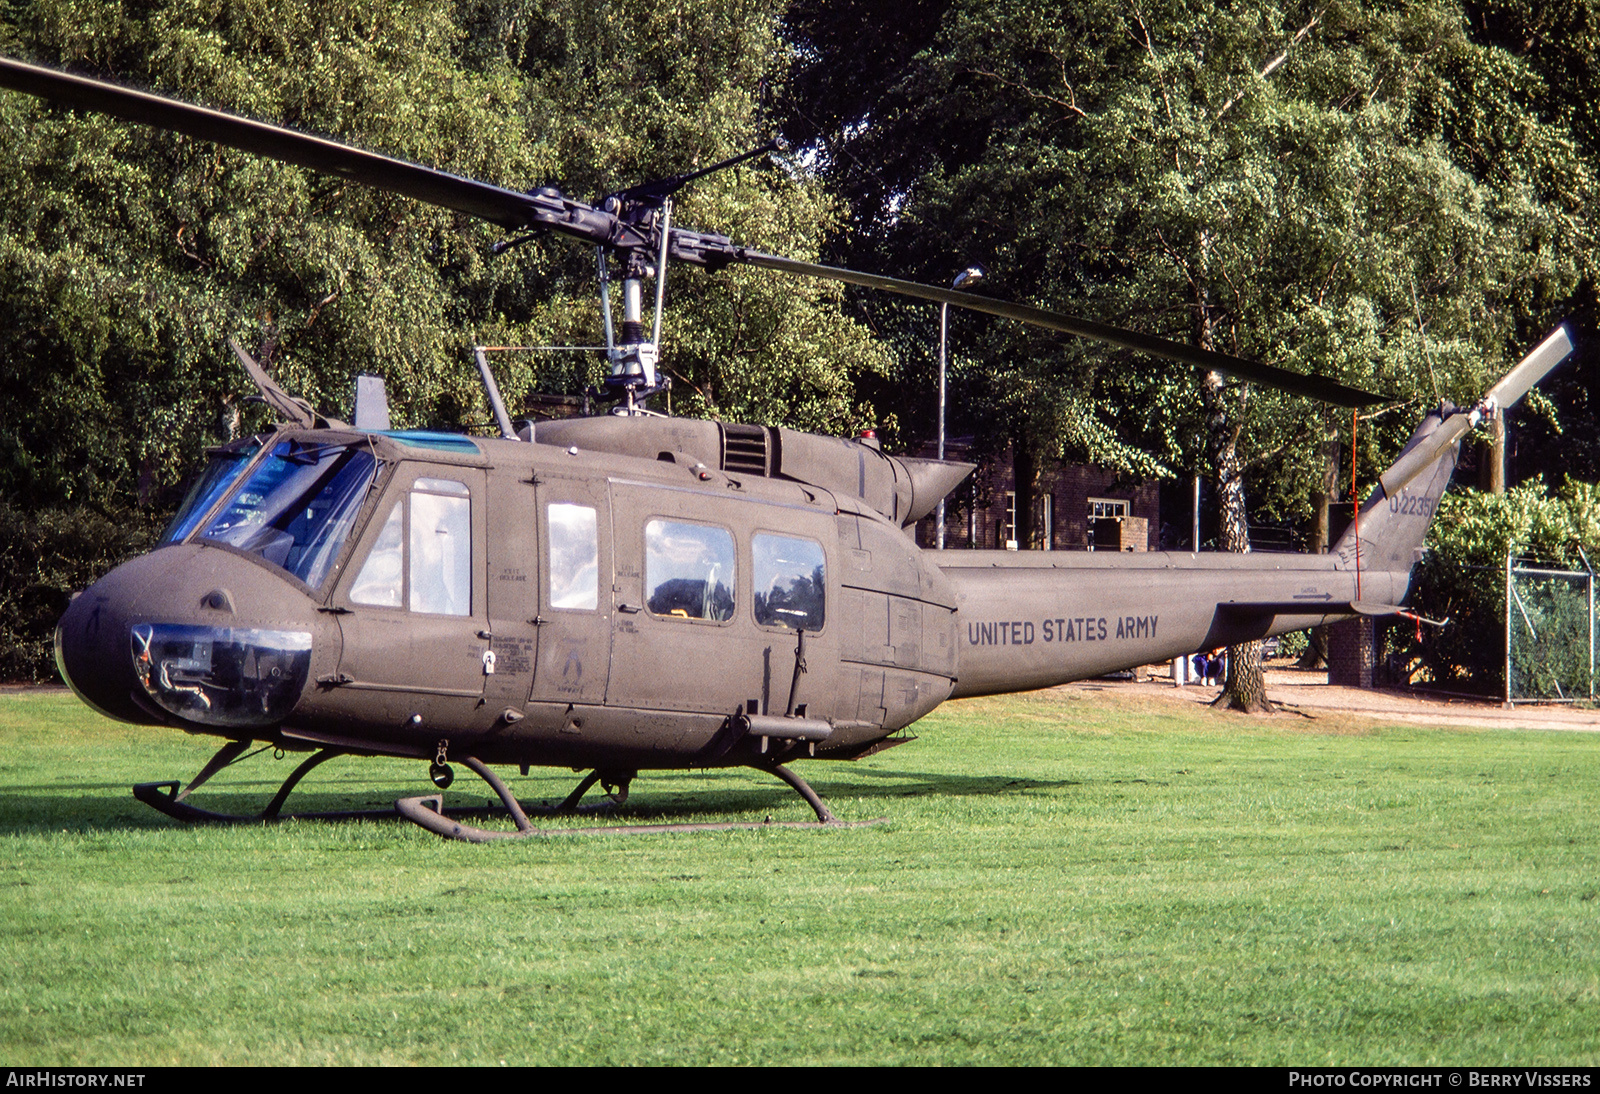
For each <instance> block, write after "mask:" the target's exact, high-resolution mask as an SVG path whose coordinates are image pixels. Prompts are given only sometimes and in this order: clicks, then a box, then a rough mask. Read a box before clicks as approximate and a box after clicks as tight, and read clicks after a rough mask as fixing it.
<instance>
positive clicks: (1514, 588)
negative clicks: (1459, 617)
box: [1506, 555, 1595, 705]
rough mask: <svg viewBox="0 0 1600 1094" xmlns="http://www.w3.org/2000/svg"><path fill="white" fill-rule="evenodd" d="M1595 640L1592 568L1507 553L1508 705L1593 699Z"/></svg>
mask: <svg viewBox="0 0 1600 1094" xmlns="http://www.w3.org/2000/svg"><path fill="white" fill-rule="evenodd" d="M1587 561H1588V560H1587V559H1585V562H1587ZM1594 640H1595V616H1594V571H1593V570H1549V569H1541V568H1539V567H1537V566H1534V565H1530V564H1527V563H1524V562H1519V561H1518V560H1516V559H1513V558H1511V557H1510V556H1509V555H1508V556H1506V703H1507V705H1510V704H1512V703H1518V702H1521V703H1530V702H1540V703H1562V702H1567V703H1570V702H1578V701H1583V702H1588V701H1591V700H1593V699H1594Z"/></svg>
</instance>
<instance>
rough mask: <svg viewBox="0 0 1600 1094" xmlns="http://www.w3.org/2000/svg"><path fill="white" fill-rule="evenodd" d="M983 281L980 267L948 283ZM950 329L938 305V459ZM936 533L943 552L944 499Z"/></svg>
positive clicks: (941, 448)
mask: <svg viewBox="0 0 1600 1094" xmlns="http://www.w3.org/2000/svg"><path fill="white" fill-rule="evenodd" d="M982 280H983V267H982V266H968V267H967V268H966V269H964V270H962V271H961V272H960V273H958V274H956V279H955V280H954V281H953V282H951V283H950V287H951V288H952V289H959V288H960V287H961V286H963V285H970V284H972V283H973V282H974V281H982ZM949 329H950V305H949V304H940V305H939V458H940V459H941V460H942V459H944V372H945V344H946V341H947V338H946V335H947V332H948V331H949ZM934 519H935V520H936V521H937V524H936V525H935V527H936V528H937V529H938V531H937V532H936V533H935V534H934V535H935V539H934V546H935V547H936V548H937V549H938V550H940V551H942V550H944V499H943V498H940V499H939V513H938V516H937V517H935V518H934Z"/></svg>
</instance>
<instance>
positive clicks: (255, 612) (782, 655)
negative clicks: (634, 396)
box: [57, 419, 1454, 769]
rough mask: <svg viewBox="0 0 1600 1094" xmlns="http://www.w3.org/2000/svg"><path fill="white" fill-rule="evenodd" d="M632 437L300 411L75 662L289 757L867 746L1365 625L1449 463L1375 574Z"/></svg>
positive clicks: (205, 487) (1381, 533)
mask: <svg viewBox="0 0 1600 1094" xmlns="http://www.w3.org/2000/svg"><path fill="white" fill-rule="evenodd" d="M1430 420H1431V419H1430ZM586 423H591V424H586ZM593 423H598V428H596V426H595V424H593ZM621 424H622V425H624V426H627V427H628V429H627V430H626V431H624V432H622V433H617V434H615V435H613V434H612V433H611V432H609V431H612V430H614V429H615V425H616V423H614V422H613V421H612V420H607V419H583V420H576V421H570V422H563V423H549V424H548V428H547V425H546V424H541V425H540V426H538V427H537V429H538V430H539V431H540V432H541V438H540V442H539V443H528V442H527V441H519V440H506V439H484V438H466V437H457V436H447V435H437V434H408V433H388V432H384V433H373V432H360V431H353V430H295V429H280V430H279V431H277V432H275V433H272V434H269V435H266V436H264V437H261V438H258V439H255V440H253V441H250V442H248V443H241V444H238V445H235V446H232V448H231V450H227V451H223V452H220V453H218V454H216V455H214V456H213V464H212V469H211V471H209V472H208V474H207V476H206V477H205V478H203V479H202V481H201V483H200V485H199V486H197V487H196V491H195V493H194V494H193V495H192V496H191V500H190V502H189V503H187V504H186V507H185V509H184V510H183V511H182V512H181V513H180V516H179V518H178V519H177V521H175V524H174V528H173V529H172V530H169V533H168V542H167V543H165V544H164V545H163V546H161V547H160V548H158V549H157V550H156V551H154V552H152V553H150V554H149V555H146V556H144V557H142V558H138V559H135V560H133V561H131V562H129V563H127V564H125V565H123V566H122V567H119V568H118V569H117V570H115V571H113V572H112V573H111V574H109V575H107V577H106V578H104V579H102V580H101V581H100V582H98V583H97V584H96V585H94V586H93V587H91V588H90V589H89V590H88V591H86V592H85V593H84V594H82V595H81V596H79V597H78V598H77V599H76V600H75V601H74V603H73V604H72V606H71V608H70V609H69V611H68V612H67V614H66V616H65V617H64V618H63V620H62V623H61V627H60V628H59V631H58V636H57V644H58V656H59V659H60V662H61V666H62V670H63V675H64V676H65V677H66V678H67V679H68V680H69V681H70V682H71V683H72V685H73V687H74V688H75V689H76V690H77V691H78V692H79V694H80V695H82V696H83V697H84V698H85V700H86V701H88V702H90V703H91V704H92V705H94V706H95V707H96V708H97V709H100V710H102V711H104V712H106V713H108V714H110V715H112V716H114V717H117V718H121V719H124V720H128V721H134V722H149V723H165V724H171V725H175V726H179V727H182V728H184V729H188V730H190V731H193V732H199V733H209V734H214V735H217V736H222V737H227V738H232V739H257V740H270V741H274V742H276V743H278V744H280V745H282V746H285V747H290V748H310V747H324V748H333V749H337V750H339V751H344V752H358V753H374V754H391V755H404V756H421V757H431V756H433V755H435V753H436V751H437V750H438V748H439V746H440V745H441V743H446V744H447V746H448V748H450V749H452V750H456V751H458V752H468V753H470V754H472V755H475V756H477V757H478V758H479V759H481V760H483V761H485V762H490V763H516V764H552V765H566V766H573V767H596V768H608V769H624V768H626V769H641V768H671V767H684V766H718V765H738V764H750V763H760V762H763V760H765V759H768V758H772V759H776V758H779V757H780V756H781V755H782V754H784V753H785V752H787V753H789V754H792V755H815V756H817V757H818V758H829V757H831V758H840V759H849V758H854V757H858V756H860V755H863V754H865V753H866V752H868V751H871V750H873V749H874V748H876V747H882V742H883V741H884V740H885V738H889V737H890V736H891V735H892V734H894V733H896V732H897V731H899V730H901V729H903V728H904V727H906V726H908V725H910V724H911V723H913V722H915V721H916V720H917V719H919V718H921V717H922V716H924V715H925V714H927V713H928V712H929V711H931V710H932V709H933V708H934V707H936V706H938V705H939V704H940V703H941V702H943V701H944V700H945V699H947V698H950V697H952V696H965V695H979V694H986V693H993V692H1003V691H1017V690H1023V689H1031V688H1039V687H1046V686H1050V685H1053V684H1058V683H1062V682H1065V681H1068V680H1073V679H1081V678H1085V677H1089V676H1095V675H1099V674H1102V673H1105V672H1109V671H1113V670H1116V669H1120V668H1127V667H1130V666H1136V665H1140V664H1146V663H1150V662H1154V661H1159V660H1163V659H1166V658H1169V657H1173V656H1177V655H1181V654H1186V653H1189V652H1192V651H1193V650H1195V649H1199V648H1209V647H1211V646H1215V645H1221V644H1226V643H1231V642H1237V641H1243V640H1247V639H1250V638H1256V637H1262V636H1264V635H1266V634H1269V633H1283V632H1286V631H1288V630H1293V629H1298V628H1302V627H1306V626H1311V625H1314V624H1317V623H1321V622H1324V621H1328V620H1332V619H1338V618H1345V617H1348V615H1349V614H1350V611H1351V602H1352V601H1353V600H1355V599H1356V598H1357V595H1358V592H1359V595H1360V596H1362V597H1365V598H1367V599H1368V600H1372V601H1377V602H1388V603H1393V602H1396V601H1398V600H1399V599H1400V598H1401V597H1402V596H1403V595H1404V592H1405V587H1406V583H1407V580H1408V576H1409V570H1410V563H1411V561H1412V548H1411V546H1408V545H1411V544H1420V542H1421V535H1422V531H1423V530H1424V529H1425V528H1426V525H1427V520H1428V514H1431V511H1432V508H1433V505H1434V502H1435V501H1436V498H1437V495H1438V492H1439V491H1441V490H1442V489H1443V487H1444V485H1445V484H1446V483H1447V482H1448V478H1449V469H1450V467H1451V466H1453V462H1454V451H1453V449H1452V450H1451V452H1450V453H1449V454H1448V455H1449V459H1441V460H1440V462H1439V464H1438V466H1437V467H1436V468H1435V469H1434V472H1433V473H1432V474H1429V475H1425V476H1422V477H1421V479H1420V480H1419V481H1417V482H1415V483H1413V484H1412V485H1411V486H1410V487H1408V491H1409V493H1406V494H1403V495H1402V497H1401V498H1399V499H1391V500H1390V503H1389V506H1388V508H1389V509H1392V510H1393V512H1392V513H1388V512H1387V511H1386V510H1383V509H1381V507H1380V509H1377V510H1374V512H1373V515H1371V516H1368V517H1366V518H1365V519H1367V520H1368V522H1369V529H1370V530H1371V535H1370V537H1369V536H1368V534H1367V531H1364V532H1363V539H1364V540H1369V542H1368V544H1367V546H1366V548H1365V549H1366V550H1367V551H1368V552H1369V558H1368V560H1367V564H1366V565H1365V566H1364V567H1363V572H1362V574H1361V586H1360V588H1359V589H1358V587H1357V580H1356V571H1355V569H1354V566H1353V546H1354V544H1353V541H1351V542H1349V543H1344V544H1341V546H1340V549H1339V550H1337V551H1336V552H1334V553H1332V554H1329V555H1323V556H1293V555H1255V556H1244V557H1241V556H1236V555H1216V554H1199V555H1192V554H1168V553H1149V554H1106V553H1068V552H1054V553H1045V552H1005V551H1001V552H994V551H946V552H933V551H924V550H921V549H919V548H918V547H917V546H916V545H915V544H914V543H913V542H912V540H911V538H910V537H909V535H908V534H907V532H906V531H905V529H904V528H903V527H902V526H901V525H900V524H896V523H895V522H894V521H893V520H892V519H891V517H890V516H889V515H886V513H885V512H884V511H883V510H887V511H888V513H890V514H899V516H900V517H901V520H902V522H903V523H906V524H909V523H910V522H911V521H912V520H914V519H915V518H916V517H917V516H918V515H920V514H921V513H922V512H924V511H925V509H926V507H927V495H928V493H929V492H928V491H927V490H924V497H923V498H922V501H921V503H918V502H916V501H915V500H914V499H913V493H914V490H913V480H917V481H923V480H922V479H921V478H920V476H923V475H924V474H926V473H929V469H928V468H926V467H916V466H914V465H912V467H911V470H908V469H907V467H908V465H907V464H905V463H902V462H900V461H895V460H893V459H891V458H889V457H886V456H884V455H883V454H882V453H881V452H878V451H877V450H876V449H875V448H873V447H871V446H870V445H867V444H862V443H859V442H848V441H835V440H830V439H827V438H810V440H811V441H814V442H817V443H818V444H824V445H825V446H826V447H823V448H819V449H817V450H816V451H815V452H812V453H810V455H806V454H805V449H804V446H803V445H802V444H801V443H800V441H799V440H798V439H797V438H800V437H802V436H803V435H797V434H788V432H787V431H769V439H770V440H771V441H772V443H773V445H774V446H777V445H779V444H780V443H785V444H787V448H786V449H785V451H784V452H783V454H782V456H781V460H782V461H785V462H783V463H782V464H781V466H784V467H787V468H788V471H789V472H790V473H794V474H799V473H802V472H804V473H807V474H808V475H809V477H811V478H813V479H816V480H819V481H821V482H826V483H827V484H828V485H826V486H825V485H819V482H815V481H814V482H803V481H795V480H794V479H789V478H781V477H774V476H773V474H772V471H773V470H774V468H775V467H777V466H780V456H779V455H778V454H776V452H773V453H769V454H768V456H767V457H766V458H765V462H761V461H757V460H754V459H752V458H750V457H748V456H739V455H738V454H737V453H735V454H733V455H729V454H728V453H727V452H724V453H723V455H722V456H721V457H720V458H718V459H716V460H715V462H714V463H710V464H708V462H707V461H706V460H705V459H702V458H701V456H702V455H705V454H709V453H697V452H696V451H694V450H693V449H694V447H695V444H696V443H697V442H696V441H695V436H694V434H695V431H696V430H699V431H702V432H704V431H707V430H715V429H719V428H722V429H723V430H724V432H728V430H727V429H726V427H718V426H716V425H715V424H714V423H698V422H687V423H681V422H676V421H674V422H672V423H671V424H670V425H669V424H667V423H666V422H664V421H662V420H659V419H658V420H646V421H639V422H632V423H628V422H623V423H621ZM585 430H590V432H589V433H588V434H587V436H589V437H590V439H592V440H595V442H596V443H609V444H611V445H612V447H613V448H618V447H620V448H625V449H626V448H628V447H629V446H632V447H635V448H637V447H638V444H639V440H638V439H639V438H641V437H642V438H644V441H645V442H647V443H646V447H648V446H649V443H650V442H653V441H657V440H659V436H656V435H653V434H652V431H655V434H657V435H664V434H663V431H666V430H673V431H675V433H674V436H675V437H676V439H677V440H678V441H680V442H683V443H685V444H686V446H687V448H688V449H689V450H688V451H685V450H678V451H673V450H670V449H662V450H660V451H659V454H658V458H655V459H646V458H643V457H641V456H639V455H634V454H626V453H618V452H614V451H613V452H604V451H594V450H593V449H587V448H583V447H580V446H579V445H576V444H567V443H565V442H566V441H569V440H572V439H574V438H578V437H583V436H585V435H586V434H585ZM545 433H548V439H546V438H545V436H543V434H545ZM780 433H782V434H783V436H780V435H779V434H780ZM679 434H682V435H681V436H679ZM706 435H708V436H709V435H710V434H709V433H708V434H706ZM608 437H612V438H613V439H611V440H609V441H608V440H607V438H608ZM615 437H622V438H625V440H616V439H615ZM723 447H724V449H727V445H726V443H724V444H723ZM729 451H732V450H731V449H730V450H729ZM858 457H859V458H858ZM741 460H742V461H743V462H742V466H744V467H745V468H746V470H744V471H739V470H730V467H734V468H737V467H738V466H741ZM869 460H870V461H871V462H869ZM806 461H809V462H806ZM939 466H943V465H939ZM807 469H809V470H807ZM938 469H939V468H938V467H937V466H936V467H935V468H934V470H938ZM958 470H959V469H958ZM869 471H870V472H871V474H869V473H868V472H869ZM959 473H962V474H964V473H965V472H964V470H961V471H960V472H959ZM874 476H876V478H875V477H874ZM950 477H951V476H950V475H949V474H946V475H945V476H944V478H942V479H940V480H939V481H940V484H941V486H942V484H943V483H944V482H945V481H947V480H948V479H949V478H950ZM875 482H876V484H877V485H874V483H875ZM897 483H899V484H901V487H900V488H898V492H897V487H896V484H897ZM874 491H876V493H874ZM1411 495H1415V497H1414V498H1413V497H1412V496H1411ZM280 497H281V498H282V499H284V500H281V501H279V500H275V499H277V498H280ZM869 502H870V503H869ZM1391 541H1392V542H1393V543H1398V544H1399V546H1398V547H1394V548H1393V550H1391V551H1390V552H1389V554H1387V555H1385V554H1384V553H1383V552H1384V547H1383V544H1385V543H1389V542H1391Z"/></svg>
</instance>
